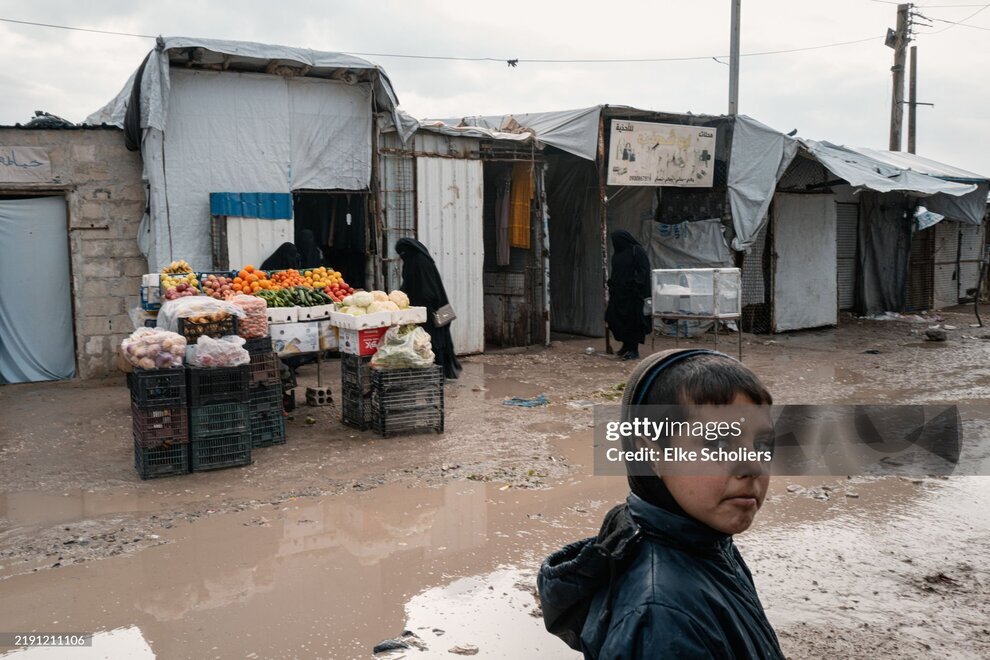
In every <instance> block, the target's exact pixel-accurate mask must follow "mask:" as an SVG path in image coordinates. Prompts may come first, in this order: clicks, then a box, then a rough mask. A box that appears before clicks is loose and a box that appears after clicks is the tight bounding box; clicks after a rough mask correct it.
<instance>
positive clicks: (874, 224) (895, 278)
mask: <svg viewBox="0 0 990 660" xmlns="http://www.w3.org/2000/svg"><path fill="white" fill-rule="evenodd" d="M861 195H862V196H861V201H860V223H859V250H858V254H859V257H858V258H859V273H860V276H859V277H858V278H856V310H857V311H858V312H859V313H860V314H864V315H872V314H878V313H880V312H885V311H891V310H895V311H900V310H902V309H903V308H904V301H905V295H906V292H907V276H908V258H909V256H910V253H911V221H910V219H909V217H906V213H907V211H908V205H909V200H908V199H907V198H906V197H905V196H904V195H902V194H899V193H888V194H879V193H876V192H864V193H862V194H861Z"/></svg>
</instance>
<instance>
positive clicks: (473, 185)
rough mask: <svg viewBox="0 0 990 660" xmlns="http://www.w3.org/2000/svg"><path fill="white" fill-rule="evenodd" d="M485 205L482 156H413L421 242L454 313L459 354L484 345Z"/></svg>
mask: <svg viewBox="0 0 990 660" xmlns="http://www.w3.org/2000/svg"><path fill="white" fill-rule="evenodd" d="M483 205H484V172H483V168H482V163H481V161H480V160H465V159H460V158H425V157H417V158H416V210H417V225H418V234H419V240H420V241H422V242H423V244H424V245H426V247H427V248H429V250H430V252H431V253H432V254H433V257H434V259H435V260H436V263H437V268H438V269H439V270H440V276H441V277H442V278H443V283H444V287H445V288H446V289H447V297H448V298H450V304H451V305H453V307H454V311H455V312H456V314H457V320H455V321H454V322H453V324H452V325H451V333H452V335H453V340H454V347H455V349H456V351H457V353H458V354H469V353H481V352H482V351H484V348H485V319H484V293H483V286H482V285H483V279H482V278H483V271H484V240H483Z"/></svg>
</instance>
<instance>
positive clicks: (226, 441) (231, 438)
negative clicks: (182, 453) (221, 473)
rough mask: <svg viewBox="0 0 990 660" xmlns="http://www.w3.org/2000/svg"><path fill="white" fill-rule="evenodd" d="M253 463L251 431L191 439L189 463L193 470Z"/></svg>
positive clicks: (216, 468) (199, 470) (198, 470)
mask: <svg viewBox="0 0 990 660" xmlns="http://www.w3.org/2000/svg"><path fill="white" fill-rule="evenodd" d="M250 464H251V432H250V431H248V430H244V431H238V432H234V433H224V434H222V435H213V436H209V437H206V438H197V437H193V438H191V439H190V441H189V465H190V467H191V468H192V471H193V472H202V471H204V470H218V469H220V468H227V467H237V466H239V465H250Z"/></svg>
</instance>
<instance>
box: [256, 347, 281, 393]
mask: <svg viewBox="0 0 990 660" xmlns="http://www.w3.org/2000/svg"><path fill="white" fill-rule="evenodd" d="M249 352H250V351H249ZM250 366H251V387H252V388H254V387H271V386H273V385H278V384H279V383H281V382H282V379H281V378H280V377H279V373H278V357H277V356H276V355H275V353H273V352H268V353H253V354H251V365H250Z"/></svg>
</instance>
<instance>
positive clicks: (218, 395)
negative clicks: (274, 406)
mask: <svg viewBox="0 0 990 660" xmlns="http://www.w3.org/2000/svg"><path fill="white" fill-rule="evenodd" d="M186 374H187V375H188V384H187V389H188V390H189V405H190V406H204V405H207V404H210V403H229V402H234V401H240V402H247V400H248V385H249V383H250V382H251V370H250V365H247V364H245V365H242V366H240V367H220V368H213V369H207V368H203V367H187V368H186Z"/></svg>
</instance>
